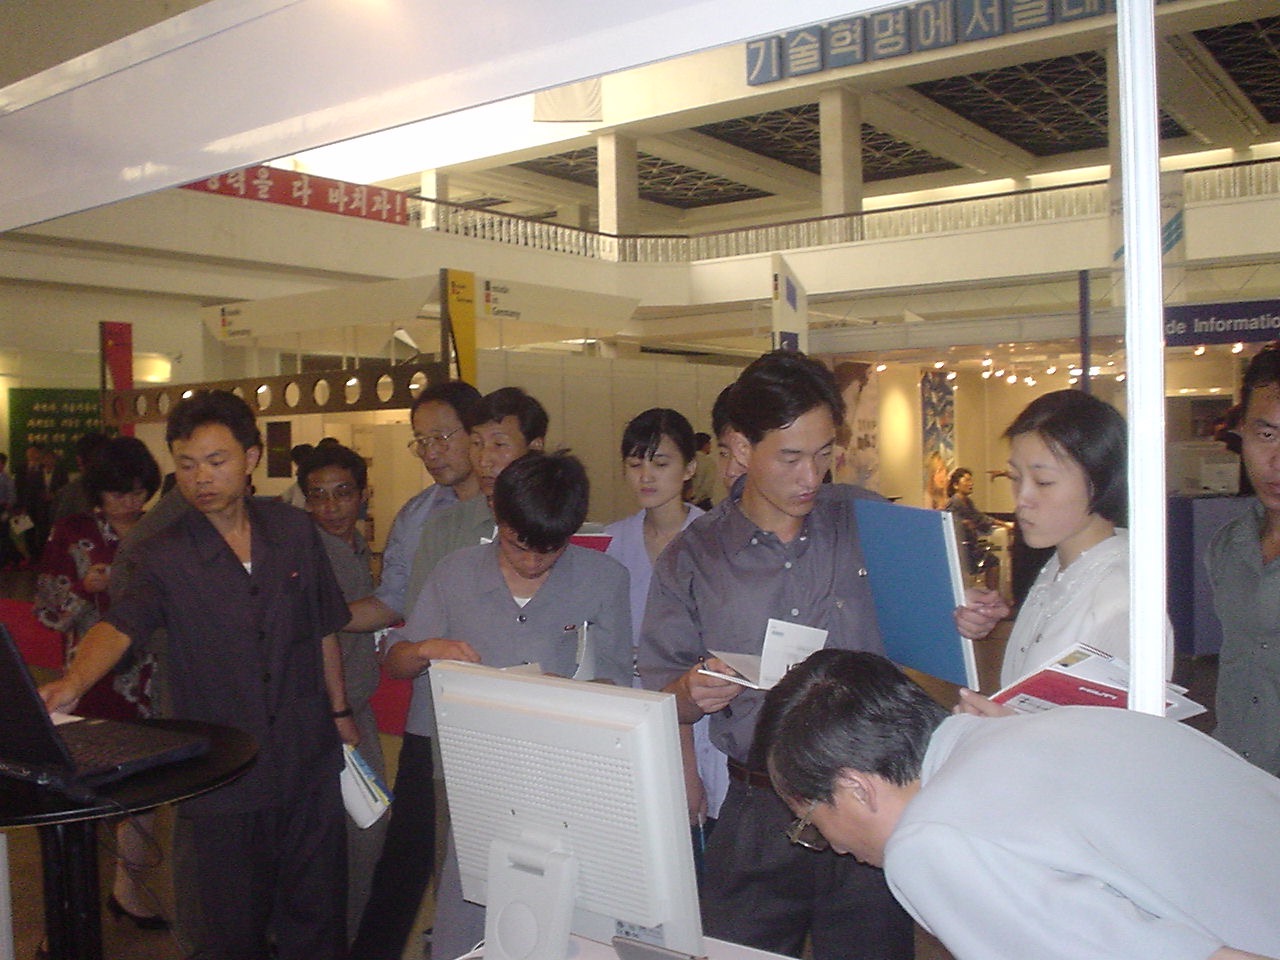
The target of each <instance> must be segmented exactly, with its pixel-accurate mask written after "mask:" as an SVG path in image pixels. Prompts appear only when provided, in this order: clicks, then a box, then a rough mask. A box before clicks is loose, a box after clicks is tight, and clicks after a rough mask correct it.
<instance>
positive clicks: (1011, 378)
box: [1004, 373, 1018, 383]
mask: <svg viewBox="0 0 1280 960" xmlns="http://www.w3.org/2000/svg"><path fill="white" fill-rule="evenodd" d="M1004 382H1005V383H1017V382H1018V375H1017V374H1016V373H1011V374H1009V375H1008V376H1007V377H1005V378H1004Z"/></svg>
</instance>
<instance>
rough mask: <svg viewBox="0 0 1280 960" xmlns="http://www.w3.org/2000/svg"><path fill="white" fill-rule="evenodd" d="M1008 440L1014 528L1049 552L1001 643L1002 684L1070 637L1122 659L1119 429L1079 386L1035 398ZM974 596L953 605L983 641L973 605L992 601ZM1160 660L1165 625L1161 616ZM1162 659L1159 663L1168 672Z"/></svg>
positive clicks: (963, 627) (1125, 566)
mask: <svg viewBox="0 0 1280 960" xmlns="http://www.w3.org/2000/svg"><path fill="white" fill-rule="evenodd" d="M1004 436H1005V439H1007V440H1008V441H1009V470H1008V473H1009V480H1010V482H1011V483H1012V484H1013V492H1014V503H1015V509H1016V511H1017V517H1018V528H1019V530H1020V531H1021V533H1022V538H1023V540H1024V541H1025V542H1026V543H1027V544H1028V545H1029V546H1032V547H1038V548H1045V547H1053V548H1054V554H1053V556H1052V557H1050V558H1049V562H1048V563H1046V564H1045V566H1044V569H1042V570H1041V571H1040V575H1039V576H1038V577H1037V578H1036V581H1035V583H1034V584H1033V585H1032V587H1031V590H1030V592H1029V593H1028V594H1027V598H1026V600H1025V601H1024V602H1023V604H1022V609H1021V610H1020V611H1019V612H1018V618H1017V620H1016V621H1015V622H1014V625H1013V633H1012V634H1011V635H1010V637H1009V642H1008V646H1007V647H1006V648H1005V654H1004V663H1003V666H1002V668H1001V671H1000V685H1001V686H1002V687H1004V686H1008V685H1009V684H1010V683H1012V682H1013V681H1015V680H1017V679H1019V678H1020V677H1022V676H1024V675H1025V674H1027V673H1029V672H1031V671H1032V670H1034V669H1036V668H1037V667H1040V666H1041V665H1043V664H1044V663H1046V662H1048V661H1049V660H1051V659H1053V658H1054V657H1055V656H1057V655H1058V654H1059V653H1061V652H1062V651H1063V650H1065V649H1067V648H1068V647H1070V646H1072V645H1073V644H1075V643H1088V644H1090V645H1092V646H1094V647H1097V648H1098V649H1100V650H1103V651H1105V652H1106V653H1110V654H1113V655H1115V656H1118V657H1120V658H1122V659H1128V656H1129V534H1128V531H1127V530H1125V529H1123V527H1122V524H1124V523H1125V521H1126V519H1127V517H1128V481H1127V476H1126V469H1127V456H1126V429H1125V422H1124V419H1123V418H1122V417H1121V416H1120V414H1119V413H1118V412H1117V411H1116V409H1115V408H1114V407H1112V406H1111V405H1110V404H1107V403H1104V402H1103V401H1101V400H1098V399H1096V398H1095V397H1092V396H1090V395H1089V394H1086V393H1082V392H1081V391H1078V390H1059V391H1056V392H1054V393H1047V394H1045V395H1044V396H1042V397H1039V398H1037V399H1036V400H1034V401H1032V402H1031V403H1030V404H1029V405H1028V406H1027V407H1026V409H1024V410H1023V411H1022V412H1021V413H1020V414H1018V416H1017V417H1016V418H1015V419H1014V421H1013V423H1011V424H1010V425H1009V428H1008V429H1007V430H1005V432H1004ZM989 593H990V592H987V593H977V594H971V596H970V605H969V606H966V607H961V608H960V609H959V610H957V611H956V623H957V625H958V626H959V628H960V632H961V633H963V634H964V635H965V636H972V637H974V639H981V638H982V637H983V636H985V635H986V632H983V631H981V630H980V629H977V628H975V627H974V626H973V624H974V622H975V619H976V618H975V617H973V616H972V614H973V613H974V611H975V610H976V609H978V608H981V607H982V606H983V604H984V603H985V604H992V603H996V602H998V601H996V600H995V599H994V598H992V597H991V596H990V595H989ZM1164 632H1165V641H1166V648H1167V652H1166V664H1167V665H1169V664H1171V663H1172V631H1171V630H1170V628H1169V626H1168V621H1167V620H1166V622H1165V628H1164ZM1167 670H1168V666H1166V672H1167Z"/></svg>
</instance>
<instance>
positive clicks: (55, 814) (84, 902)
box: [0, 720, 258, 960]
mask: <svg viewBox="0 0 1280 960" xmlns="http://www.w3.org/2000/svg"><path fill="white" fill-rule="evenodd" d="M139 722H140V723H145V724H150V725H154V726H157V727H164V728H166V729H171V730H181V731H184V732H189V733H196V734H201V735H203V736H206V737H208V738H209V743H210V746H209V751H208V752H207V753H205V754H204V755H203V756H199V757H192V758H191V759H189V760H181V761H178V762H177V763H172V764H167V765H165V766H161V767H157V768H155V769H152V770H147V771H144V772H142V773H138V774H134V775H133V776H131V777H126V778H124V779H123V780H118V781H116V782H114V783H109V784H106V785H104V786H102V787H100V788H98V797H99V799H98V800H97V801H95V802H93V803H89V804H83V803H77V802H76V801H74V800H70V799H68V798H67V797H64V796H63V795H62V794H59V793H56V792H54V791H52V790H50V789H48V788H46V787H40V786H37V785H35V784H33V783H26V782H24V781H21V780H13V779H10V778H8V777H0V827H36V828H38V829H39V831H40V856H41V862H42V864H43V866H44V923H45V933H46V935H47V937H48V942H49V956H50V958H51V960H102V911H101V900H100V896H101V894H100V891H99V889H98V846H97V838H96V836H95V830H96V824H95V823H94V821H96V820H101V819H103V818H106V817H115V816H120V815H121V814H127V813H142V812H144V811H146V810H151V809H153V808H154V807H158V806H161V805H162V804H166V803H176V802H178V801H180V800H189V799H190V798H191V797H194V796H197V795H199V794H202V793H207V792H208V791H210V790H214V789H216V788H218V787H220V786H222V785H223V784H226V783H229V782H230V781H232V780H234V779H235V778H236V777H238V776H240V774H242V773H244V772H245V771H246V770H247V769H249V767H250V766H251V765H252V764H253V761H254V758H255V757H256V756H257V752H258V745H257V743H256V742H255V741H254V739H253V737H251V736H249V734H247V733H244V732H243V731H240V730H236V729H234V728H233V727H224V726H219V725H217V724H212V723H201V722H199V721H196V720H142V721H139Z"/></svg>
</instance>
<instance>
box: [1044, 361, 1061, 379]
mask: <svg viewBox="0 0 1280 960" xmlns="http://www.w3.org/2000/svg"><path fill="white" fill-rule="evenodd" d="M1057 372H1058V367H1057V364H1053V363H1051V364H1049V366H1047V367H1045V368H1044V375H1045V376H1046V377H1052V376H1053V375H1054V374H1055V373H1057Z"/></svg>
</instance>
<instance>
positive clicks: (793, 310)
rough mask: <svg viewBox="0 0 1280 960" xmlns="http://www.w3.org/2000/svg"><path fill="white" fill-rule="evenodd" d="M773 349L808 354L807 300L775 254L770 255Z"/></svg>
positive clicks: (788, 270)
mask: <svg viewBox="0 0 1280 960" xmlns="http://www.w3.org/2000/svg"><path fill="white" fill-rule="evenodd" d="M773 348H774V349H775V350H798V351H800V352H801V353H808V352H809V297H808V296H807V295H806V294H805V292H804V287H802V286H800V281H799V280H797V279H796V275H795V274H794V273H792V272H791V267H790V265H788V263H787V261H786V259H785V258H784V257H783V256H782V255H781V254H778V253H775V254H774V255H773Z"/></svg>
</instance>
